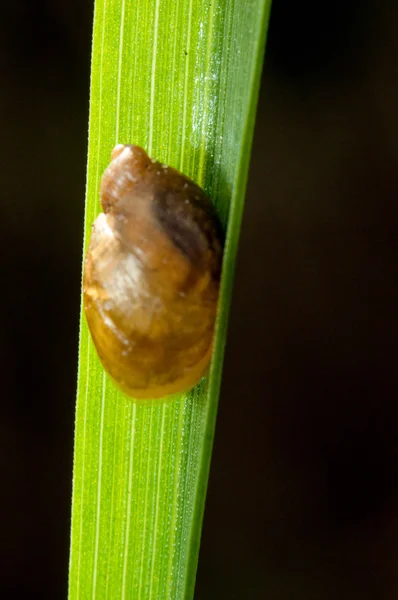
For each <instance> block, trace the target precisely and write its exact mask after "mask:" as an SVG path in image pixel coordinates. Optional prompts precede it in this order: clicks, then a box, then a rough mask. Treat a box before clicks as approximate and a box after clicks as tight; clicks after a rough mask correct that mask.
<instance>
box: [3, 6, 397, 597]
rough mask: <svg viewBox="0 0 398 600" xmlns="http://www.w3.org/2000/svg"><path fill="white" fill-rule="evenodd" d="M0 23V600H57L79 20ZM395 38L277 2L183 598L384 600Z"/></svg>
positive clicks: (81, 115)
mask: <svg viewBox="0 0 398 600" xmlns="http://www.w3.org/2000/svg"><path fill="white" fill-rule="evenodd" d="M299 4H300V8H298V5H299ZM2 13H3V15H2V20H1V24H0V127H1V129H0V131H1V138H2V144H1V146H0V167H1V171H0V177H1V218H0V240H1V242H0V243H1V252H0V264H1V281H2V285H1V293H0V303H1V304H0V306H1V311H2V312H1V314H2V326H1V328H0V352H1V364H2V369H1V371H2V381H1V388H0V390H1V392H0V393H1V398H2V402H1V405H0V406H1V408H0V475H1V481H2V485H1V488H0V514H1V517H2V519H1V534H0V597H1V598H16V597H21V598H36V597H37V598H41V599H42V600H47V599H55V600H56V599H58V598H59V599H62V598H65V597H66V589H67V568H68V553H69V527H70V499H71V471H72V445H73V425H74V423H73V421H74V406H75V388H76V361H77V336H78V314H79V302H80V267H81V246H82V223H83V200H84V188H85V168H86V145H87V123H88V89H89V59H90V50H91V25H92V2H91V1H89V0H87V1H86V2H83V1H82V0H58V1H57V0H36V1H33V0H13V2H9V3H7V5H6V6H5V7H3V9H2ZM397 34H398V6H397V3H396V2H395V1H394V0H368V1H367V2H364V1H363V0H362V1H360V0H358V1H354V0H336V1H335V2H333V3H330V2H329V3H324V2H316V1H315V0H302V2H300V3H298V2H297V0H274V7H273V12H272V17H271V25H270V32H269V43H268V49H267V63H266V66H265V70H264V74H263V81H262V89H261V97H260V103H259V112H258V122H257V127H256V134H255V143H254V151H253V158H252V165H251V172H250V181H249V190H248V195H247V203H246V211H245V215H244V222H243V230H242V241H241V246H240V253H239V260H238V267H237V274H236V284H235V293H234V299H233V306H232V314H231V321H230V329H229V339H228V346H227V355H226V364H225V375H224V380H223V389H222V395H221V405H220V412H219V419H218V426H217V435H216V443H215V453H214V458H213V463H212V471H211V478H210V486H209V494H208V502H207V508H206V516H205V523H204V532H203V543H202V548H201V555H200V563H199V570H198V581H197V593H196V598H197V599H198V600H199V599H203V600H204V599H206V600H213V599H217V600H233V599H239V600H243V599H244V600H246V599H255V600H256V599H263V598H264V599H270V600H295V599H296V598H297V599H298V600H301V599H303V600H304V599H305V600H311V599H317V600H318V599H320V598H322V599H323V600H329V599H336V600H337V599H342V600H344V599H347V600H348V599H350V600H352V599H353V598H361V599H364V600H367V599H373V598H374V599H384V598H385V599H387V600H388V599H390V598H391V599H393V598H394V599H395V598H396V597H397V594H398V568H397V566H398V474H397V459H398V435H397V431H398V406H397V389H398V387H397V384H398V381H397V339H398V319H397V308H398V278H397V259H398V230H397V225H398V223H397V219H398V209H397V198H398V196H397V191H398V169H397V163H398V72H397V71H398V43H397ZM55 224H56V225H57V226H56V227H55V226H54V225H55ZM115 600H117V599H115Z"/></svg>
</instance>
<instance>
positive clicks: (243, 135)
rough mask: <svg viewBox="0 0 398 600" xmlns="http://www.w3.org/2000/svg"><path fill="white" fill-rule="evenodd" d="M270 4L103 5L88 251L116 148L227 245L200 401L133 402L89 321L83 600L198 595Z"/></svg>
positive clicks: (80, 518)
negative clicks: (174, 193)
mask: <svg viewBox="0 0 398 600" xmlns="http://www.w3.org/2000/svg"><path fill="white" fill-rule="evenodd" d="M269 8H270V0H207V1H204V0H96V3H95V18H94V33H93V55H92V79H91V100H90V127H89V149H88V174H87V195H86V213H85V250H86V248H87V244H88V240H89V234H90V229H91V225H92V223H93V221H94V220H95V218H96V216H97V214H98V213H99V212H100V204H99V185H100V179H101V176H102V173H103V171H104V169H105V168H106V166H107V165H108V164H109V160H110V153H111V150H112V148H113V146H114V145H115V144H116V143H134V144H138V145H140V146H142V147H143V148H145V149H146V150H147V152H148V154H149V155H150V156H151V157H153V158H155V159H157V160H159V161H161V162H163V163H167V164H169V165H171V166H173V167H176V168H178V169H179V170H181V171H182V172H183V173H184V174H186V175H188V176H189V177H191V178H192V179H194V181H196V182H197V183H198V184H199V185H201V186H202V187H203V188H204V189H205V190H206V192H207V193H208V194H209V196H210V197H211V198H212V199H213V200H214V203H215V205H216V206H217V209H218V212H219V215H220V218H221V220H222V223H223V225H224V226H225V228H226V231H227V242H226V249H225V256H224V266H223V277H222V285H221V294H220V303H219V318H218V325H217V333H216V342H215V351H214V357H213V361H212V366H211V369H210V374H209V376H208V377H207V378H206V379H204V380H202V382H201V384H200V385H199V386H197V387H196V388H195V389H194V390H193V391H192V392H191V393H189V394H187V395H184V396H181V397H178V398H174V399H173V400H171V401H170V400H169V401H167V402H156V403H155V402H153V403H152V402H151V401H148V402H146V403H145V404H143V403H140V404H137V403H133V402H131V401H130V400H128V399H127V398H126V397H124V396H123V395H122V394H121V393H120V392H118V391H117V390H116V389H115V387H114V386H113V384H112V382H111V381H110V380H109V379H108V378H107V376H106V375H105V373H104V371H103V369H102V367H101V365H100V363H99V360H98V358H97V355H96V352H95V349H94V347H93V345H92V342H91V339H90V336H89V333H88V329H87V325H86V322H85V320H84V318H83V317H82V321H81V334H80V354H79V377H78V401H77V412H76V433H75V460H74V480H73V509H72V539H71V557H70V589H69V598H70V600H77V599H80V600H87V599H89V598H93V599H95V600H101V599H103V598H108V599H112V600H115V599H122V600H124V599H127V598H131V599H135V600H148V599H156V600H179V599H183V598H184V599H191V598H192V597H193V592H194V583H195V575H196V567H197V561H198V552H199V543H200V535H201V526H202V518H203V511H204V502H205V495H206V487H207V481H208V473H209V465H210V458H211V450H212V442H213V436H214V428H215V420H216V413H217V403H218V395H219V389H220V380H221V372H222V363H223V355H224V346H225V339H226V330H227V319H228V311H229V305H230V300H231V292H232V282H233V273H234V264H235V257H236V251H237V245H238V238H239V229H240V223H241V217H242V210H243V201H244V192H245V185H246V178H247V171H248V165H249V158H250V149H251V141H252V134H253V127H254V119H255V108H256V102H257V96H258V88H259V80H260V73H261V68H262V61H263V53H264V44H265V36H266V30H267V22H268V15H269ZM225 401H228V399H225ZM231 526H233V524H231Z"/></svg>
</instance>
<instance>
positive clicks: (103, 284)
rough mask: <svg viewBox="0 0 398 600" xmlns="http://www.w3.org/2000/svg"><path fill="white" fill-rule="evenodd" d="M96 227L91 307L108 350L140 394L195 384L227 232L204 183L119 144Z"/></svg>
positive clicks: (109, 359) (124, 383)
mask: <svg viewBox="0 0 398 600" xmlns="http://www.w3.org/2000/svg"><path fill="white" fill-rule="evenodd" d="M100 200H101V205H102V209H103V211H104V212H103V213H101V214H100V215H99V216H98V218H97V219H96V221H95V223H94V224H93V227H92V234H91V240H90V245H89V248H88V252H87V256H86V260H85V268H84V278H83V296H84V309H85V314H86V317H87V322H88V326H89V329H90V332H91V335H92V339H93V342H94V345H95V347H96V349H97V352H98V356H99V358H100V360H101V363H102V365H103V366H104V368H105V370H106V371H107V373H108V374H109V375H110V376H111V377H112V379H113V380H114V381H115V382H116V384H117V385H118V387H119V388H120V389H121V390H122V391H123V392H124V393H125V394H127V395H128V396H131V397H133V398H137V399H139V398H159V397H163V396H167V395H169V394H174V393H177V392H184V391H187V390H189V389H191V388H192V387H193V386H194V385H196V383H197V382H198V381H199V380H200V379H201V377H202V376H203V374H204V373H205V371H206V368H207V366H208V364H209V361H210V358H211V353H212V341H213V335H214V327H215V319H216V313H217V300H218V293H219V282H220V273H221V263H222V239H223V238H222V231H221V227H220V224H219V221H218V219H217V215H216V213H215V210H214V208H213V206H212V204H211V202H210V200H209V199H208V198H207V196H206V195H205V193H204V192H203V190H202V189H201V188H199V187H198V186H197V185H196V184H195V183H194V182H193V181H191V180H190V179H188V178H187V177H185V176H184V175H182V174H181V173H179V172H178V171H177V170H175V169H173V168H171V167H168V166H167V165H162V164H160V163H158V162H155V161H153V160H151V159H150V158H149V157H148V155H147V153H146V152H145V151H144V150H143V149H142V148H140V147H139V146H132V145H118V146H116V147H115V148H114V149H113V151H112V158H111V162H110V165H109V167H108V168H107V169H106V171H105V173H104V175H103V178H102V182H101V190H100Z"/></svg>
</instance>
